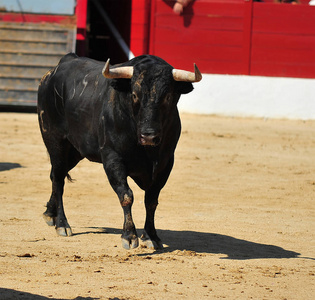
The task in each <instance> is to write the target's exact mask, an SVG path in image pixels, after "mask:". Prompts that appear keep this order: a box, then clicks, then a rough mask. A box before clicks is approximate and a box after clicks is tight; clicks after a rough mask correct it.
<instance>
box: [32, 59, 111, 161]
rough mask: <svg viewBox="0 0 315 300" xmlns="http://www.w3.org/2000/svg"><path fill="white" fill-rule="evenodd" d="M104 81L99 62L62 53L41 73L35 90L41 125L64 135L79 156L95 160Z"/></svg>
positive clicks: (54, 132) (53, 132) (96, 159)
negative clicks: (53, 63)
mask: <svg viewBox="0 0 315 300" xmlns="http://www.w3.org/2000/svg"><path fill="white" fill-rule="evenodd" d="M106 84H107V83H106V82H105V79H104V78H103V76H102V63H99V62H96V61H93V60H89V59H86V58H79V57H77V56H76V55H75V54H68V55H66V56H64V57H63V58H62V59H61V60H60V62H59V64H58V65H57V66H56V67H55V68H53V69H52V70H50V71H49V72H47V73H46V74H45V75H44V76H43V78H42V80H41V83H40V86H39V89H38V114H39V121H40V125H41V128H42V129H43V128H44V129H45V130H46V131H47V130H50V131H51V134H55V135H58V136H63V137H66V138H67V139H68V140H69V141H70V143H71V144H72V145H73V146H74V147H75V148H76V149H77V150H78V151H79V152H80V154H81V155H82V156H83V157H87V158H88V159H91V160H94V161H98V160H99V159H100V158H99V157H98V156H99V154H98V149H99V145H98V124H99V119H100V113H101V111H102V105H103V103H102V101H103V100H102V90H103V88H104V85H106Z"/></svg>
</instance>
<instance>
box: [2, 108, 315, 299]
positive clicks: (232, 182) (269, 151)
mask: <svg viewBox="0 0 315 300" xmlns="http://www.w3.org/2000/svg"><path fill="white" fill-rule="evenodd" d="M182 124H183V131H182V136H181V139H180V142H179V145H178V148H177V152H176V163H175V166H174V169H173V172H172V174H171V177H170V179H169V181H168V183H167V185H166V187H165V188H164V190H163V191H162V193H161V196H160V204H159V207H158V209H157V214H156V226H157V228H158V232H159V235H160V237H161V239H162V241H163V243H164V245H165V250H164V251H162V252H161V251H153V250H149V249H146V248H143V247H139V248H137V249H135V250H130V251H126V250H124V249H123V248H122V247H121V242H120V234H121V228H122V222H123V214H122V209H121V207H120V204H119V202H118V199H117V197H116V195H115V194H114V192H113V191H112V189H111V187H110V186H109V184H108V182H107V179H106V176H105V174H104V171H103V168H102V166H101V165H100V164H94V163H90V162H88V161H86V160H85V161H83V162H81V163H80V164H79V165H78V166H77V167H76V168H75V169H74V170H73V171H72V172H71V176H72V177H73V178H74V179H75V180H76V181H75V182H74V183H66V187H65V195H64V199H65V210H66V214H67V217H68V220H69V223H70V225H71V226H72V229H73V232H74V236H72V237H69V238H62V237H58V236H57V235H56V233H55V230H54V229H53V228H52V227H48V226H47V225H46V224H45V222H44V220H43V218H42V213H43V212H44V210H45V204H46V202H47V201H48V199H49V196H50V189H51V183H50V180H49V172H50V163H49V159H48V155H47V152H46V149H45V147H44V144H43V142H42V140H41V136H40V132H39V128H38V124H37V116H36V114H16V113H0V141H1V143H0V207H1V208H0V230H1V235H0V245H1V247H0V299H35V300H44V299H77V300H79V299H80V300H84V299H85V300H87V299H132V300H134V299H139V300H142V299H216V298H226V299H277V300H284V299H288V300H289V299H290V300H291V299H299V300H300V299H314V298H315V202H314V201H315V121H287V120H261V119H241V118H223V117H214V116H197V115H188V114H184V115H182ZM131 185H132V187H133V191H134V194H135V203H134V205H133V216H134V221H135V224H136V226H137V228H138V230H139V233H140V232H141V229H142V228H143V225H144V216H145V215H144V204H143V192H142V191H141V190H139V188H137V187H136V186H135V185H134V184H133V183H131Z"/></svg>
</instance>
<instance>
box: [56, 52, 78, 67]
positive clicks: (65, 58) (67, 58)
mask: <svg viewBox="0 0 315 300" xmlns="http://www.w3.org/2000/svg"><path fill="white" fill-rule="evenodd" d="M76 58H78V56H77V55H76V54H75V53H68V54H66V55H65V56H63V57H62V58H61V59H60V61H59V64H62V63H65V62H68V61H72V60H74V59H76Z"/></svg>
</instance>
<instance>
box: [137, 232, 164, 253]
mask: <svg viewBox="0 0 315 300" xmlns="http://www.w3.org/2000/svg"><path fill="white" fill-rule="evenodd" d="M141 241H142V243H143V244H144V245H145V247H147V248H149V249H154V250H162V249H163V248H164V247H163V244H162V242H161V241H160V240H159V241H153V240H151V239H150V238H149V236H148V234H147V233H146V232H144V233H143V234H142V236H141Z"/></svg>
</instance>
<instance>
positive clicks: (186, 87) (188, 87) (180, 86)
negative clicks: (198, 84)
mask: <svg viewBox="0 0 315 300" xmlns="http://www.w3.org/2000/svg"><path fill="white" fill-rule="evenodd" d="M193 89H194V87H193V85H192V84H191V83H190V82H184V81H176V82H175V92H176V93H178V94H188V93H190V92H191V91H192V90H193Z"/></svg>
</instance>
